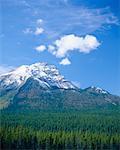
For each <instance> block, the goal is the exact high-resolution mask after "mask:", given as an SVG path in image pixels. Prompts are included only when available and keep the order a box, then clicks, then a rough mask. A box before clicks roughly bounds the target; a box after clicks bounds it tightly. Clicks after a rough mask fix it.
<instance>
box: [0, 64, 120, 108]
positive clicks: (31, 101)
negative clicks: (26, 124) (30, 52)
mask: <svg viewBox="0 0 120 150" xmlns="http://www.w3.org/2000/svg"><path fill="white" fill-rule="evenodd" d="M0 104H1V109H2V108H11V109H21V108H22V109H42V110H43V109H78V110H79V109H81V108H92V107H106V106H118V105H120V97H118V96H114V95H111V94H110V93H108V92H107V91H105V90H103V89H101V88H98V87H97V88H96V87H89V88H86V89H78V88H77V87H76V86H74V85H73V84H72V83H71V82H69V81H67V80H66V79H64V77H63V76H62V75H60V73H59V71H58V70H57V69H56V67H55V66H53V65H48V64H46V63H36V64H32V65H30V66H28V65H26V66H21V67H19V68H17V69H16V70H14V71H12V72H10V73H7V74H4V75H2V76H0Z"/></svg>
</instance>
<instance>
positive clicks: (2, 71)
mask: <svg viewBox="0 0 120 150" xmlns="http://www.w3.org/2000/svg"><path fill="white" fill-rule="evenodd" d="M13 69H15V67H13V66H7V65H1V66H0V75H2V74H5V73H7V72H9V71H11V70H13Z"/></svg>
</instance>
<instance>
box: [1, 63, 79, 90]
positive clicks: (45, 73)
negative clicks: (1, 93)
mask: <svg viewBox="0 0 120 150" xmlns="http://www.w3.org/2000/svg"><path fill="white" fill-rule="evenodd" d="M30 77H33V78H35V79H36V80H38V81H39V82H40V83H41V84H43V85H47V86H56V87H58V88H63V89H75V88H76V87H75V86H74V85H73V84H72V83H71V82H69V81H67V80H65V78H64V76H62V75H60V73H59V71H58V69H57V68H56V67H55V66H54V65H48V64H47V63H35V64H32V65H22V66H20V67H19V68H17V69H15V70H14V71H12V72H9V73H6V74H3V75H1V76H0V88H1V87H7V88H8V87H11V86H12V87H19V86H21V85H23V84H24V83H25V82H26V80H27V79H28V78H30Z"/></svg>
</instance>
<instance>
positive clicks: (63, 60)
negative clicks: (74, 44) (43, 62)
mask: <svg viewBox="0 0 120 150" xmlns="http://www.w3.org/2000/svg"><path fill="white" fill-rule="evenodd" d="M70 64H71V62H70V60H69V59H68V58H64V59H62V60H61V62H60V65H70Z"/></svg>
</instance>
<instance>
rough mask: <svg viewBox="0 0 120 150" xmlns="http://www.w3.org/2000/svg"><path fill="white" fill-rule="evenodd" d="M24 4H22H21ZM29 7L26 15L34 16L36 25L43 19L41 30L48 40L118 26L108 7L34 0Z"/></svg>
mask: <svg viewBox="0 0 120 150" xmlns="http://www.w3.org/2000/svg"><path fill="white" fill-rule="evenodd" d="M24 1H25V0H24ZM24 3H25V2H22V4H24ZM26 3H28V1H27V2H26ZM26 3H25V5H26ZM29 5H30V11H29V14H28V15H29V16H31V15H33V14H34V15H35V16H34V18H38V19H37V23H38V24H42V23H43V19H44V24H43V25H44V27H43V28H44V30H45V34H47V36H48V38H49V39H50V38H52V39H53V38H54V39H55V38H58V37H60V36H63V35H65V34H71V33H74V34H78V35H85V34H91V33H93V32H95V31H99V30H104V29H106V28H107V27H109V26H111V25H118V24H119V20H118V18H117V17H116V16H115V15H114V14H113V13H112V12H111V10H110V8H109V7H105V8H89V7H88V6H83V3H81V5H78V6H76V5H72V4H71V3H70V2H69V0H57V1H54V0H44V1H38V0H36V1H35V2H34V1H31V0H30V1H29ZM46 10H47V11H46ZM36 12H37V13H36ZM34 18H33V20H34ZM39 18H43V19H39ZM33 20H32V21H33Z"/></svg>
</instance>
